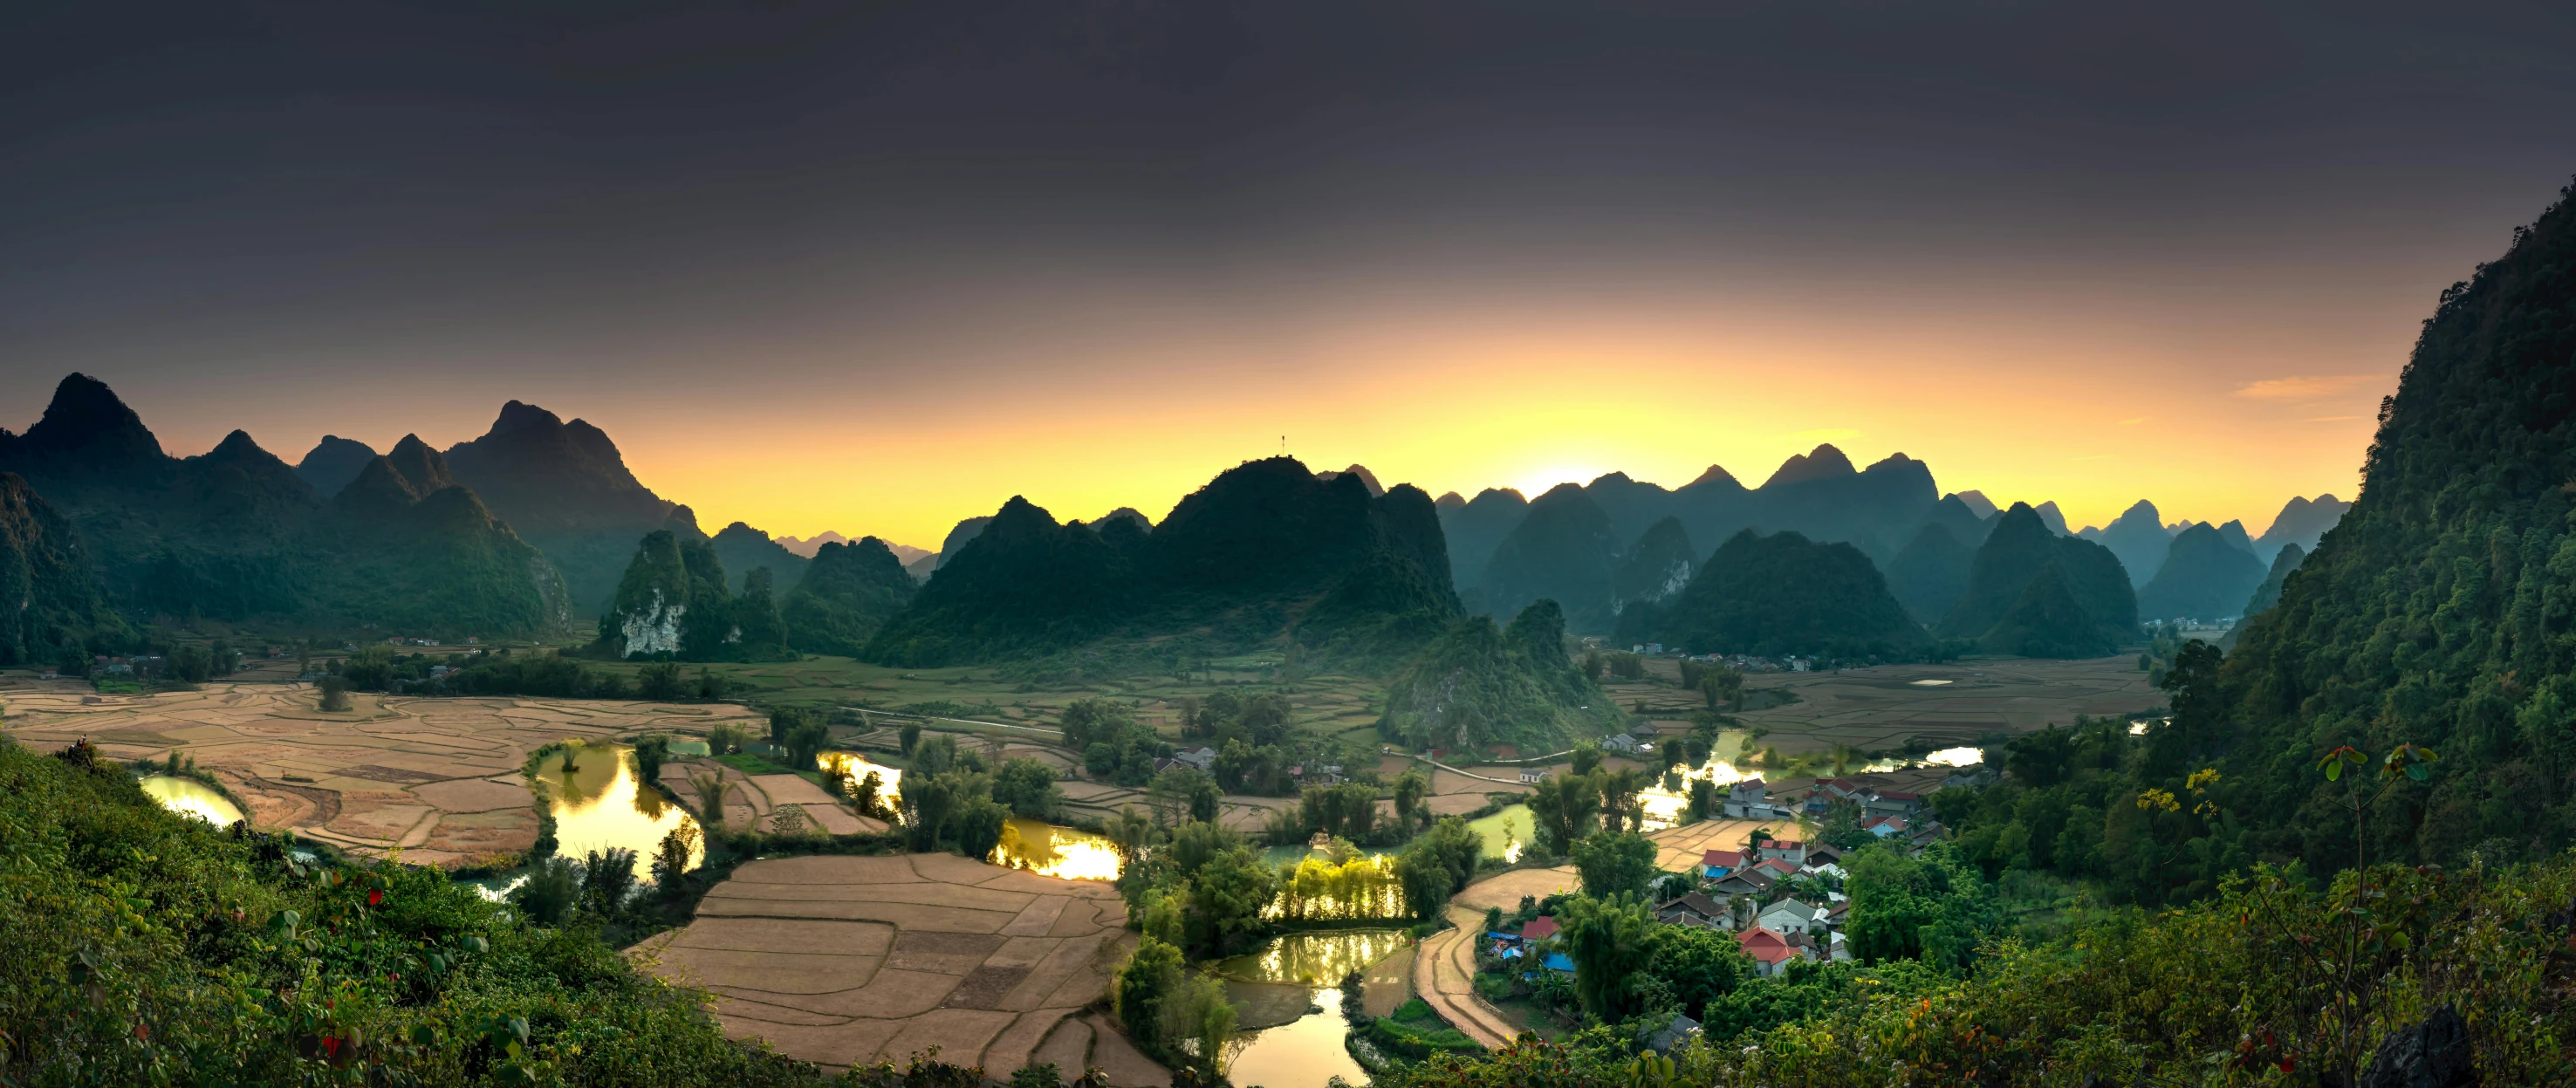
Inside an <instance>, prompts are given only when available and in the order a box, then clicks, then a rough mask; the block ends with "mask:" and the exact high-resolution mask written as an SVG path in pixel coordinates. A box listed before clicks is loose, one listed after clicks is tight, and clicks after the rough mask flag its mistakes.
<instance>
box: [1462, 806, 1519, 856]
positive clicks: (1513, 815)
mask: <svg viewBox="0 0 2576 1088" xmlns="http://www.w3.org/2000/svg"><path fill="white" fill-rule="evenodd" d="M1467 827H1468V829H1469V830H1471V831H1474V832H1475V833H1476V834H1478V835H1480V836H1483V837H1484V840H1485V856H1486V857H1489V858H1501V859H1503V860H1504V861H1519V860H1520V859H1521V847H1524V846H1527V845H1529V841H1530V836H1531V835H1532V834H1534V833H1535V828H1534V827H1533V825H1532V824H1531V823H1530V809H1529V806H1528V805H1512V806H1510V807H1508V808H1505V809H1503V810H1502V811H1500V812H1497V813H1495V814H1493V815H1491V816H1482V817H1478V818H1476V819H1473V820H1469V821H1467Z"/></svg>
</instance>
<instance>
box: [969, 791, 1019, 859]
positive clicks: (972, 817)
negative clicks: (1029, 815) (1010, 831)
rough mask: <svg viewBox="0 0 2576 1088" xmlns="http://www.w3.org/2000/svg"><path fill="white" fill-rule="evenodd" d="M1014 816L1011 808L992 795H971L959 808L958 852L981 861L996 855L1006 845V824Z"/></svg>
mask: <svg viewBox="0 0 2576 1088" xmlns="http://www.w3.org/2000/svg"><path fill="white" fill-rule="evenodd" d="M1010 818H1011V810H1009V809H1007V808H1003V807H1002V806H1000V805H998V804H995V803H993V800H992V799H991V798H988V797H973V798H969V799H968V800H967V801H966V803H965V804H962V805H960V806H958V808H957V815H956V817H955V822H956V826H957V852H958V853H961V854H964V855H966V856H967V857H970V858H974V859H975V860H977V861H982V860H984V859H985V858H988V857H991V856H993V850H994V848H996V847H998V846H1000V845H1002V825H1003V824H1004V823H1005V822H1007V821H1008V820H1009V819H1010Z"/></svg>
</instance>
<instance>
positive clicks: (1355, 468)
mask: <svg viewBox="0 0 2576 1088" xmlns="http://www.w3.org/2000/svg"><path fill="white" fill-rule="evenodd" d="M1342 476H1357V477H1359V478H1360V483H1361V484H1363V485H1366V486H1367V488H1368V493H1369V497H1370V498H1376V497H1377V496H1380V495H1384V494H1386V488H1384V487H1381V486H1379V484H1378V482H1377V474H1376V473H1373V472H1370V471H1369V470H1368V466H1366V465H1356V464H1355V465H1352V466H1351V467H1349V468H1346V469H1343V470H1341V471H1340V472H1318V473H1316V474H1315V478H1316V479H1318V480H1322V481H1324V482H1326V483H1330V482H1332V481H1333V480H1334V479H1336V478H1338V477H1342Z"/></svg>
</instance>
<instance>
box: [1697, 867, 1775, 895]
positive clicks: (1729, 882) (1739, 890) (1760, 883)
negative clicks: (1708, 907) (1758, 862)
mask: <svg viewBox="0 0 2576 1088" xmlns="http://www.w3.org/2000/svg"><path fill="white" fill-rule="evenodd" d="M1777 883H1779V880H1778V878H1776V877H1774V876H1773V875H1772V874H1771V873H1769V872H1766V871H1764V870H1762V869H1759V868H1747V869H1738V870H1736V871H1735V872H1732V873H1729V874H1727V875H1726V878H1725V879H1723V880H1720V881H1718V882H1717V883H1715V884H1711V885H1709V889H1708V890H1709V892H1710V893H1711V894H1714V895H1724V896H1738V895H1751V896H1760V895H1761V894H1762V893H1764V892H1767V891H1770V890H1771V886H1772V885H1774V884H1777Z"/></svg>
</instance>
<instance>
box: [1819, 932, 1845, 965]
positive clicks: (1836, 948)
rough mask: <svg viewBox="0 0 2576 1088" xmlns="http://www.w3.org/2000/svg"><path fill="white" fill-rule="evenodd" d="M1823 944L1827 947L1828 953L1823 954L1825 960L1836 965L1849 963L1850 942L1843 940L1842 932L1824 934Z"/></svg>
mask: <svg viewBox="0 0 2576 1088" xmlns="http://www.w3.org/2000/svg"><path fill="white" fill-rule="evenodd" d="M1825 944H1826V945H1827V947H1828V951H1827V952H1826V953H1825V958H1826V959H1829V960H1832V961H1834V962H1836V963H1847V962H1850V960H1851V958H1852V954H1851V942H1849V941H1846V940H1844V939H1843V931H1841V930H1839V929H1837V930H1834V931H1833V932H1831V933H1828V934H1826V935H1825Z"/></svg>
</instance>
